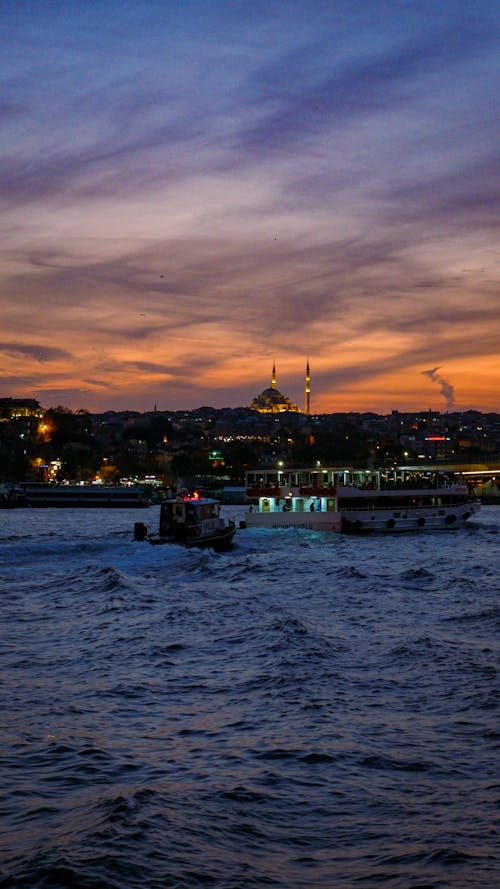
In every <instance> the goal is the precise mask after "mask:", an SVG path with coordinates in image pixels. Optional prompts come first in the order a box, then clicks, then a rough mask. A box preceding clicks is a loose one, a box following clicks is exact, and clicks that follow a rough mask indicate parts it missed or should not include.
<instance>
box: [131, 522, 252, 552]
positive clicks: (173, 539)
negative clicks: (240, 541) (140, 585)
mask: <svg viewBox="0 0 500 889" xmlns="http://www.w3.org/2000/svg"><path fill="white" fill-rule="evenodd" d="M235 533H236V525H235V524H234V522H230V523H229V524H228V525H227V526H226V527H225V528H223V529H220V530H219V531H215V532H214V533H213V534H205V535H202V536H199V537H195V538H191V537H185V536H184V535H183V536H181V535H179V534H178V535H175V534H169V535H160V534H158V535H151V536H149V537H147V538H146V539H147V540H148V541H149V543H151V544H153V545H154V546H157V545H158V544H164V543H177V544H179V545H181V546H187V547H188V548H189V549H199V548H200V547H201V548H204V549H205V548H210V549H213V550H215V552H218V553H220V552H226V551H227V550H229V549H231V547H232V545H233V537H234V535H235ZM135 539H136V540H138V539H145V538H138V537H137V536H136V538H135Z"/></svg>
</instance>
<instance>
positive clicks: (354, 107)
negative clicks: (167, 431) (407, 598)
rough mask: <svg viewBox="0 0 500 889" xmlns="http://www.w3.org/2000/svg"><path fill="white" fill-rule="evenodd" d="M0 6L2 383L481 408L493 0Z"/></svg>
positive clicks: (492, 331)
mask: <svg viewBox="0 0 500 889" xmlns="http://www.w3.org/2000/svg"><path fill="white" fill-rule="evenodd" d="M0 21H1V37H0V41H1V43H0V47H1V48H0V61H1V65H0V209H1V212H0V232H1V237H0V397H9V396H10V397H23V398H36V399H38V401H39V402H40V403H41V404H42V406H43V407H45V408H48V407H55V406H64V407H67V408H70V409H71V410H78V409H81V408H83V409H86V410H90V411H92V412H102V411H106V410H125V409H128V410H136V411H141V412H143V411H149V410H152V409H153V408H154V406H155V405H156V406H157V408H158V410H180V409H193V408H196V407H199V406H201V405H211V406H213V407H217V408H222V407H239V406H241V405H249V404H250V402H251V400H252V398H253V397H254V396H255V395H256V394H257V393H259V392H260V391H262V390H263V389H264V388H266V387H268V386H269V385H270V381H271V372H272V365H273V361H275V362H276V372H277V384H278V388H279V389H280V390H281V391H282V392H283V393H284V394H285V395H287V396H288V397H289V398H291V399H292V401H294V402H296V403H297V404H298V405H299V407H301V409H303V408H304V380H305V366H306V361H307V359H309V364H310V371H311V408H312V410H313V412H318V413H320V412H321V413H322V412H336V411H375V412H377V413H382V414H383V413H388V412H390V411H391V410H396V409H397V410H401V411H417V410H418V411H420V410H427V409H428V408H429V407H432V409H433V410H441V411H445V410H466V409H470V408H473V409H477V410H481V411H500V382H499V381H500V355H499V352H500V349H499V342H500V286H499V284H500V265H499V260H500V244H499V219H500V214H499V209H500V200H499V197H500V187H499V169H500V164H499V155H500V151H499V145H500V137H499V130H500V127H499V117H498V96H499V95H500V90H499V79H500V78H499V68H500V53H499V52H498V46H499V31H500V27H499V25H500V12H499V8H498V4H497V3H496V2H489V0H483V2H481V0H477V2H474V0H467V2H462V0H441V2H440V3H436V2H435V0H415V2H412V0H407V2H389V0H387V2H382V0H369V2H365V0H359V2H356V0H348V2H344V0H329V2H326V0H315V2H314V3H312V2H306V0H304V2H297V0H281V2H275V0H265V2H263V0H252V2H250V0H244V2H240V0H233V2H229V0H220V2H219V0H203V2H202V0H197V2H196V0H141V2H138V0H135V2H130V0H119V2H115V0H94V2H90V0H86V2H76V0H64V2H63V0H61V2H59V0H36V2H33V0H23V2H22V3H20V2H19V0H16V2H12V0H0Z"/></svg>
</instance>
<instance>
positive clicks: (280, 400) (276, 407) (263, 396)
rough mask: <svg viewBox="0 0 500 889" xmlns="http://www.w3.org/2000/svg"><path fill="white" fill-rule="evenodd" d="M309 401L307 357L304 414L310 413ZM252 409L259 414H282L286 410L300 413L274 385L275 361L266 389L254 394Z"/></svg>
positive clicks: (309, 388) (309, 384) (309, 380)
mask: <svg viewBox="0 0 500 889" xmlns="http://www.w3.org/2000/svg"><path fill="white" fill-rule="evenodd" d="M310 401H311V377H310V374H309V359H308V361H307V365H306V385H305V410H304V413H305V414H306V416H309V414H310ZM250 407H251V409H252V410H253V411H258V412H259V413H260V414H282V413H285V412H287V411H289V412H293V413H296V414H299V413H301V411H300V408H299V407H297V405H296V404H293V402H292V401H290V399H289V398H287V397H286V395H283V393H282V392H280V390H279V389H278V387H277V385H276V362H273V375H272V378H271V385H270V387H269V388H268V389H264V390H263V391H262V392H261V393H260V395H256V397H255V398H254V400H253V401H252V403H251V405H250Z"/></svg>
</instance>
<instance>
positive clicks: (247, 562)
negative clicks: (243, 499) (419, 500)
mask: <svg viewBox="0 0 500 889" xmlns="http://www.w3.org/2000/svg"><path fill="white" fill-rule="evenodd" d="M136 520H140V521H143V520H146V521H147V522H148V524H151V525H152V526H153V527H154V528H155V529H156V522H157V508H152V509H151V510H148V511H147V513H145V512H143V511H141V512H138V513H135V512H134V511H133V510H132V511H131V510H57V509H50V510H36V509H34V510H27V509H16V510H11V511H8V510H4V511H3V512H1V513H0V584H1V598H0V603H1V604H0V608H1V612H2V630H3V642H2V645H1V647H0V664H1V705H2V714H1V724H0V731H1V739H2V743H1V754H0V755H1V766H0V817H1V821H0V824H1V835H0V853H1V854H0V861H1V865H0V886H1V887H4V889H5V887H30V889H37V887H39V889H41V887H43V889H59V887H67V886H68V887H69V886H70V885H74V886H77V887H89V889H90V887H92V889H97V887H99V889H102V887H117V889H129V887H130V889H132V887H133V889H135V887H137V889H139V887H140V889H148V887H152V889H156V887H158V889H159V887H162V889H163V887H175V889H184V887H198V886H212V887H217V889H246V887H252V889H263V887H279V889H298V887H300V889H313V887H320V886H321V887H328V889H330V887H331V889H333V887H340V889H348V887H363V886H366V887H373V886H379V885H380V886H384V887H385V886H388V887H404V889H408V887H414V889H416V887H419V889H423V887H432V889H438V887H453V889H459V887H466V886H467V887H469V889H470V887H472V889H477V887H488V889H495V887H498V885H500V868H499V859H498V835H497V832H496V827H497V823H498V822H497V819H498V809H499V800H500V775H499V762H500V756H499V754H500V743H499V737H500V720H499V694H498V693H499V682H498V666H499V661H498V654H499V641H498V640H499V632H498V631H499V623H500V621H499V615H500V607H499V599H498V592H499V590H498V564H499V528H500V507H486V508H483V511H482V512H481V514H480V516H479V517H477V518H476V519H475V520H474V522H473V523H471V525H470V526H469V527H468V528H465V529H460V530H456V531H450V532H442V533H435V534H432V533H429V534H425V533H423V534H420V535H409V536H388V537H373V538H370V537H344V536H340V535H328V534H325V533H315V532H308V531H297V530H293V529H290V530H282V531H274V532H269V531H259V530H249V529H247V530H245V531H239V532H238V534H237V536H236V538H235V547H234V549H233V551H232V552H230V553H225V554H219V555H216V554H214V553H213V552H212V551H199V550H192V551H187V550H185V549H182V548H180V547H176V546H164V547H152V546H149V545H148V544H147V543H137V542H134V541H133V540H132V528H133V523H134V521H136Z"/></svg>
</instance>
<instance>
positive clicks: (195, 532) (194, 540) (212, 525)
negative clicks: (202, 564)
mask: <svg viewBox="0 0 500 889" xmlns="http://www.w3.org/2000/svg"><path fill="white" fill-rule="evenodd" d="M235 532H236V525H235V523H234V522H233V521H231V520H226V519H224V518H222V516H221V515H220V503H219V501H218V500H214V499H212V498H211V497H199V496H198V494H196V493H195V494H193V496H192V497H190V496H187V495H186V496H180V497H176V498H175V500H164V501H163V503H162V504H161V507H160V526H159V533H158V534H152V535H149V534H148V529H147V526H146V525H144V524H143V523H142V522H136V524H135V526H134V536H135V539H136V540H148V541H149V542H150V543H153V544H157V543H180V544H183V545H184V546H188V547H195V546H196V547H211V548H212V549H214V550H216V552H221V551H223V550H228V549H230V547H231V545H232V542H233V537H234V534H235Z"/></svg>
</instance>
